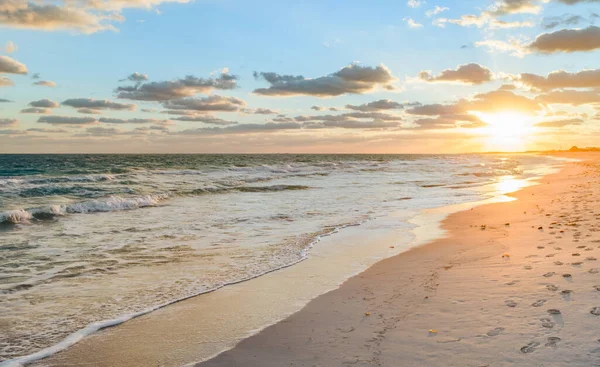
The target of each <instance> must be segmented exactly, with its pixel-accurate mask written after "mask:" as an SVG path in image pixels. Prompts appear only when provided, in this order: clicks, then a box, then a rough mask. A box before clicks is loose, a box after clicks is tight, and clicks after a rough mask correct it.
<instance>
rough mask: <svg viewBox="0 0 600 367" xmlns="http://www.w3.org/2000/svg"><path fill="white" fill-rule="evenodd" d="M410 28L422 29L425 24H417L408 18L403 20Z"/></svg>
mask: <svg viewBox="0 0 600 367" xmlns="http://www.w3.org/2000/svg"><path fill="white" fill-rule="evenodd" d="M403 20H404V21H406V24H408V26H409V27H410V28H422V27H423V24H420V23H417V22H415V21H414V19H413V18H410V17H407V18H404V19H403Z"/></svg>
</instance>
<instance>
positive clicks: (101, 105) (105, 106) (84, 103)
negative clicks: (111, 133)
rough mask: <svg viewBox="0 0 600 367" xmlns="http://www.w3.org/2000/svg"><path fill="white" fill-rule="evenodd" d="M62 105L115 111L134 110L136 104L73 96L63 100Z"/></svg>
mask: <svg viewBox="0 0 600 367" xmlns="http://www.w3.org/2000/svg"><path fill="white" fill-rule="evenodd" d="M62 105H63V106H69V107H73V108H89V109H93V110H117V111H135V109H136V105H134V104H125V103H118V102H112V101H108V100H96V99H90V98H73V99H67V100H66V101H63V103H62Z"/></svg>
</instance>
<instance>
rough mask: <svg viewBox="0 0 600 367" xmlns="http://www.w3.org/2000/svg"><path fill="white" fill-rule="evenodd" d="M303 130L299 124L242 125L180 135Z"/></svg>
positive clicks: (200, 129)
mask: <svg viewBox="0 0 600 367" xmlns="http://www.w3.org/2000/svg"><path fill="white" fill-rule="evenodd" d="M299 129H302V124H299V123H297V122H287V123H273V122H267V123H266V124H240V125H234V126H228V127H207V128H198V129H190V130H184V131H182V132H180V133H179V134H182V135H217V134H245V133H261V132H277V131H286V130H299Z"/></svg>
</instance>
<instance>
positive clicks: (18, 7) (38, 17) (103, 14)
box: [0, 0, 190, 34]
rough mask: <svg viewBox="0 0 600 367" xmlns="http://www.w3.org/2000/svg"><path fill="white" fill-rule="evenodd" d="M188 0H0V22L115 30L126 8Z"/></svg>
mask: <svg viewBox="0 0 600 367" xmlns="http://www.w3.org/2000/svg"><path fill="white" fill-rule="evenodd" d="M189 1H190V0H110V1H105V0H62V1H61V0H58V1H53V2H51V3H49V4H44V3H42V2H33V1H29V2H28V1H26V0H0V25H2V26H4V27H10V28H24V29H34V30H43V31H57V30H70V31H76V32H79V33H85V34H90V33H96V32H100V31H106V30H110V31H116V30H117V29H116V28H115V27H114V25H113V23H115V22H123V21H124V20H125V18H124V17H123V16H122V15H121V12H122V11H123V10H125V9H128V8H151V7H152V6H156V5H160V4H161V3H166V2H177V3H187V2H189Z"/></svg>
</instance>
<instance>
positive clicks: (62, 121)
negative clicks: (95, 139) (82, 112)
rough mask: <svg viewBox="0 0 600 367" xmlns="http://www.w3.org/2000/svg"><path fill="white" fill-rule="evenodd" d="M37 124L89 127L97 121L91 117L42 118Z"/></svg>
mask: <svg viewBox="0 0 600 367" xmlns="http://www.w3.org/2000/svg"><path fill="white" fill-rule="evenodd" d="M38 122H41V123H46V124H52V125H89V124H93V123H95V122H97V120H96V119H95V118H93V117H71V116H42V117H40V118H39V119H38Z"/></svg>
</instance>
